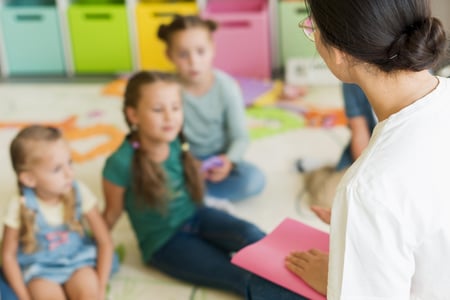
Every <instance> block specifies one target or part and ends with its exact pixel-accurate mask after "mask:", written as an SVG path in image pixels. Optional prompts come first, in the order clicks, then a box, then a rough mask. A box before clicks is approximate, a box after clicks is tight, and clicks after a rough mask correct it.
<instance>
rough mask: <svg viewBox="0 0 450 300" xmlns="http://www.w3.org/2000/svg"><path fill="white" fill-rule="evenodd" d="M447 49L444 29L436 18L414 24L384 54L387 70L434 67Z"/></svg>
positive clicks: (413, 69)
mask: <svg viewBox="0 0 450 300" xmlns="http://www.w3.org/2000/svg"><path fill="white" fill-rule="evenodd" d="M446 48H447V40H446V34H445V30H444V27H443V25H442V23H441V21H439V20H438V19H436V18H433V17H431V18H427V19H424V20H422V21H420V22H415V23H414V24H411V25H409V26H407V28H405V30H404V31H403V32H402V33H401V34H400V36H398V37H397V39H396V40H395V41H394V42H393V43H392V45H391V47H390V48H389V50H388V51H387V53H386V56H387V57H386V61H387V64H386V67H387V69H391V70H393V69H408V70H412V71H420V70H424V69H430V68H432V67H434V66H435V65H436V64H437V63H438V62H439V59H440V57H441V55H442V54H444V53H445V51H446Z"/></svg>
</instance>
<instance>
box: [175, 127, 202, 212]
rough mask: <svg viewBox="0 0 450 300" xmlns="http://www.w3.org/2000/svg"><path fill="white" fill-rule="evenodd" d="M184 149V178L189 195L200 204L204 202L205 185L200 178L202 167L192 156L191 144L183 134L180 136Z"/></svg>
mask: <svg viewBox="0 0 450 300" xmlns="http://www.w3.org/2000/svg"><path fill="white" fill-rule="evenodd" d="M179 138H180V141H181V148H182V161H183V170H184V178H185V180H186V185H187V188H188V190H189V194H190V195H191V197H192V199H193V200H194V201H195V203H197V204H200V203H202V202H203V194H204V185H203V179H202V178H201V176H200V170H199V168H200V166H199V163H198V161H197V160H196V159H195V158H194V157H193V156H192V154H191V152H190V151H189V144H188V143H187V142H186V140H185V137H184V135H183V133H182V132H180V134H179Z"/></svg>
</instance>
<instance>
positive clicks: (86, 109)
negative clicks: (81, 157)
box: [0, 82, 348, 300]
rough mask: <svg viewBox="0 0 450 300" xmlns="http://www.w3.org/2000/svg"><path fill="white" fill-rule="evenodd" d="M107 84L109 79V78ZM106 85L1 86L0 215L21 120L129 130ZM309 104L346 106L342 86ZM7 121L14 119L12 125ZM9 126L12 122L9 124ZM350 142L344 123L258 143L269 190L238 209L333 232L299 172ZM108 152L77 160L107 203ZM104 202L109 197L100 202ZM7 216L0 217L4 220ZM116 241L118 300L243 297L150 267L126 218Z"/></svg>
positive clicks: (266, 222) (313, 96)
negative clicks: (304, 198) (306, 199)
mask: <svg viewBox="0 0 450 300" xmlns="http://www.w3.org/2000/svg"><path fill="white" fill-rule="evenodd" d="M104 83H105V82H104ZM104 83H98V82H96V83H86V82H85V83H48V82H46V83H1V84H0V166H1V168H2V171H1V172H0V194H1V196H2V197H0V212H4V210H5V203H6V201H7V200H8V199H9V195H11V193H13V192H14V190H15V187H16V179H15V177H14V174H13V172H12V169H11V166H10V162H9V153H8V147H9V143H10V141H11V139H12V137H13V136H14V135H15V134H16V133H17V130H18V128H17V127H15V125H14V123H17V122H56V123H58V122H62V121H63V120H65V119H67V118H68V117H69V116H71V115H76V116H77V122H76V126H77V127H79V128H84V127H90V126H95V125H97V124H109V125H113V126H115V127H117V128H119V129H120V130H122V131H124V130H125V124H124V121H123V116H122V112H121V106H122V102H121V99H120V97H111V96H109V97H106V96H103V95H101V89H102V87H103V85H104ZM306 99H307V101H308V102H310V103H314V104H315V105H318V106H323V107H340V106H341V105H342V100H341V95H340V89H339V86H325V87H313V88H310V90H309V94H308V95H307V97H306ZM5 123H8V124H5ZM5 125H8V126H6V127H5ZM104 139H105V137H104V136H103V137H102V136H94V137H90V138H85V139H83V140H78V141H73V142H72V143H71V145H72V147H73V148H74V149H76V150H77V151H79V152H80V153H82V152H83V151H88V150H89V148H91V147H95V145H96V144H98V143H101V142H102V141H103V140H104ZM347 140H348V131H347V129H346V128H344V127H335V128H331V129H317V128H303V129H298V130H294V131H290V132H287V133H284V134H279V135H275V136H271V137H267V138H263V139H260V140H256V141H252V143H251V145H250V147H249V149H248V152H247V154H246V158H247V160H249V161H251V162H254V163H255V164H257V165H258V166H260V168H261V169H262V170H263V171H264V173H265V174H266V176H267V187H266V189H265V190H264V192H263V193H262V194H261V195H260V196H258V197H255V198H253V199H248V200H246V201H244V202H241V203H237V204H236V205H235V206H236V207H235V208H236V214H237V215H238V216H241V217H243V218H245V219H248V220H250V221H252V222H254V223H256V224H257V225H259V226H260V227H261V228H262V229H264V230H266V231H270V230H272V229H273V228H274V227H275V226H276V225H278V223H280V222H281V221H282V220H283V219H284V218H285V217H292V218H295V219H298V220H301V221H302V222H305V223H307V224H310V225H312V226H315V227H317V228H320V229H323V230H325V231H326V230H327V229H328V228H327V226H326V225H324V224H322V223H321V222H320V221H319V220H318V219H317V218H316V217H315V216H314V215H313V214H312V213H311V212H310V211H309V210H308V208H307V206H306V205H304V203H303V202H301V201H300V200H299V199H298V197H297V196H298V194H299V192H300V191H301V189H302V186H303V183H302V177H301V175H299V174H298V173H297V172H296V169H295V164H294V163H295V160H296V159H297V158H298V157H300V156H309V157H315V158H319V159H324V160H326V161H336V160H337V159H338V157H339V155H340V151H341V150H342V147H343V145H344V144H345V143H346V141H347ZM104 160H105V155H102V156H98V157H96V158H94V159H91V160H89V161H86V162H82V163H77V164H76V165H75V168H76V172H77V178H78V179H80V180H82V181H84V182H85V183H86V184H87V185H88V186H89V187H90V188H91V189H92V190H93V191H94V193H95V194H96V195H97V196H98V198H99V199H100V202H101V201H102V200H101V199H102V195H101V189H100V174H101V169H102V166H103V163H104ZM101 205H102V202H101ZM1 218H2V216H1V217H0V221H1ZM113 237H114V240H115V243H116V244H119V243H122V244H125V245H126V249H127V251H126V258H125V262H124V264H123V265H122V267H121V270H120V272H119V274H117V275H116V276H115V277H114V279H113V280H112V282H111V294H112V299H115V300H121V299H133V300H135V299H136V300H137V299H157V300H169V299H176V300H189V299H198V300H200V299H201V300H214V299H215V300H219V299H220V300H226V299H228V300H232V299H238V298H237V297H236V296H233V295H229V294H227V293H223V292H219V291H213V290H211V289H204V288H197V287H192V286H191V285H189V284H185V283H181V282H178V281H175V280H173V279H171V278H168V277H166V276H165V275H163V274H160V273H159V272H156V271H154V270H151V269H149V268H147V267H143V266H142V264H141V261H140V256H139V253H138V250H137V247H136V240H135V238H134V236H133V234H131V229H130V227H129V224H128V220H127V218H126V217H125V216H124V217H123V218H122V219H121V221H120V222H119V225H118V226H117V227H116V228H115V230H114V232H113Z"/></svg>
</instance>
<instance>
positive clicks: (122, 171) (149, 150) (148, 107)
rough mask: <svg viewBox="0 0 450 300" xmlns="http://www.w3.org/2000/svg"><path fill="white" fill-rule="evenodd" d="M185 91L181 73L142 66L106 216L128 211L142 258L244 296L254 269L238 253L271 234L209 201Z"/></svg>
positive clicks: (110, 165)
mask: <svg viewBox="0 0 450 300" xmlns="http://www.w3.org/2000/svg"><path fill="white" fill-rule="evenodd" d="M180 93H181V90H180V85H179V84H178V83H177V81H176V80H175V78H174V77H173V76H170V75H167V74H163V73H157V72H139V73H137V74H135V75H134V76H133V77H132V78H131V79H130V81H129V82H128V85H127V88H126V91H125V102H124V114H125V120H126V122H127V124H128V126H129V128H130V133H129V134H128V135H127V136H126V138H125V140H124V141H123V143H122V145H121V146H119V148H118V149H117V150H116V151H115V152H114V153H113V154H112V155H111V156H110V157H109V158H108V159H107V161H106V165H105V167H104V170H103V187H104V193H105V198H106V209H105V213H104V217H105V219H106V221H107V223H108V226H109V227H110V228H112V227H113V226H114V224H115V223H116V222H117V220H118V219H119V217H120V215H121V213H122V212H123V210H125V211H126V212H127V213H128V217H129V219H130V221H131V225H132V227H133V229H134V232H135V235H136V237H137V240H138V243H139V247H140V250H141V255H142V260H143V261H144V263H146V264H147V265H149V266H152V267H154V268H156V269H158V270H160V271H162V272H164V273H166V274H168V275H169V276H173V277H175V278H178V279H181V280H184V281H187V282H190V283H193V284H198V285H204V286H210V287H214V288H218V289H223V290H227V291H231V292H234V293H237V294H240V295H244V294H245V293H246V289H247V283H248V281H249V278H250V274H249V273H247V272H246V271H244V270H242V269H240V268H238V267H236V266H234V265H232V264H231V262H230V255H231V253H232V252H235V251H237V250H239V249H241V248H242V247H244V246H246V245H248V244H250V243H253V242H256V241H257V240H259V239H261V238H262V237H263V236H264V233H263V232H261V231H260V230H259V229H258V228H257V227H256V226H254V225H252V224H250V223H248V222H245V221H243V220H240V219H237V218H235V217H233V216H231V215H229V214H227V213H225V212H223V211H219V210H215V209H212V208H206V207H203V206H202V205H201V203H202V202H203V180H202V179H201V176H200V174H199V166H198V165H197V163H196V160H195V159H194V158H193V157H192V155H191V154H190V153H189V151H188V144H187V143H185V142H184V140H183V137H182V135H181V128H182V125H183V110H182V105H181V95H180Z"/></svg>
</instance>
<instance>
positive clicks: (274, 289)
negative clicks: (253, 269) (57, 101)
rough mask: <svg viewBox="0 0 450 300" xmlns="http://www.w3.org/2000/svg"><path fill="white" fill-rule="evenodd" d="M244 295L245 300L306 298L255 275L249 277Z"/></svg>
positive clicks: (295, 299)
mask: <svg viewBox="0 0 450 300" xmlns="http://www.w3.org/2000/svg"><path fill="white" fill-rule="evenodd" d="M246 296H247V297H246V299H247V300H273V299H276V300H308V299H307V298H305V297H302V296H300V295H298V294H295V293H293V292H291V291H289V290H287V289H285V288H284V287H282V286H279V285H276V284H274V283H272V282H270V281H267V280H265V279H263V278H261V277H259V276H256V275H252V277H251V279H250V282H249V285H248V289H247V295H246Z"/></svg>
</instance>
